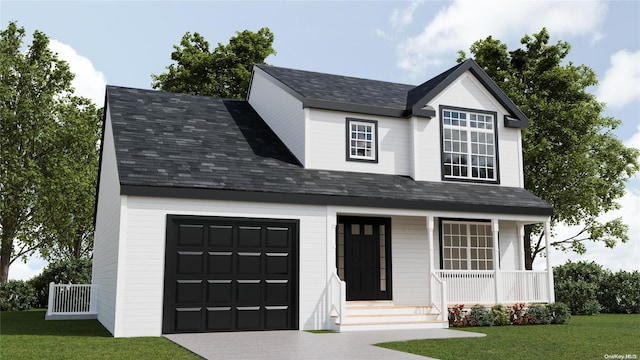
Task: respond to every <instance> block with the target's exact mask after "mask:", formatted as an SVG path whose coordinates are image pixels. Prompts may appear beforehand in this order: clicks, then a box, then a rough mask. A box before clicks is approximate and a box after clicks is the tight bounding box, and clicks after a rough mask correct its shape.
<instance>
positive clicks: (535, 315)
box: [527, 305, 551, 324]
mask: <svg viewBox="0 0 640 360" xmlns="http://www.w3.org/2000/svg"><path fill="white" fill-rule="evenodd" d="M527 314H528V315H530V316H531V321H532V322H533V323H535V324H549V323H551V311H549V308H548V307H546V306H544V305H531V306H529V308H528V309H527Z"/></svg>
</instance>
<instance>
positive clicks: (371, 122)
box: [345, 118, 379, 164]
mask: <svg viewBox="0 0 640 360" xmlns="http://www.w3.org/2000/svg"><path fill="white" fill-rule="evenodd" d="M352 123H362V124H367V125H372V127H373V139H371V143H372V146H373V151H372V152H373V157H372V158H366V157H352V155H351V124H352ZM345 129H346V134H345V149H346V161H357V162H368V163H375V164H377V163H378V147H379V146H378V143H379V142H378V121H377V120H365V119H357V118H347V119H346V122H345Z"/></svg>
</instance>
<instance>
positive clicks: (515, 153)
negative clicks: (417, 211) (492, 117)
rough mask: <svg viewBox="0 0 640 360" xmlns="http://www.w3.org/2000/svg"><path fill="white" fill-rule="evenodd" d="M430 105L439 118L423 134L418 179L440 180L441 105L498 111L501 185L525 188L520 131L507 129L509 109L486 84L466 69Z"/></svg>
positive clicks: (417, 159) (419, 154)
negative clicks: (506, 117)
mask: <svg viewBox="0 0 640 360" xmlns="http://www.w3.org/2000/svg"><path fill="white" fill-rule="evenodd" d="M428 105H431V106H432V107H433V108H434V109H435V110H436V117H434V118H433V119H431V120H429V124H428V131H427V132H425V133H424V135H422V136H421V138H420V139H421V142H420V143H421V146H422V147H423V148H422V149H421V151H419V152H418V154H416V162H417V165H416V168H418V169H419V170H420V171H417V174H418V175H419V176H417V177H416V180H428V181H440V179H441V174H440V168H441V164H440V161H441V160H440V121H441V119H440V111H439V110H440V105H443V106H453V107H461V108H467V109H478V110H486V111H495V112H496V113H497V119H496V120H497V125H498V127H497V131H498V156H499V157H498V161H499V169H500V184H501V185H504V186H514V187H523V186H524V184H523V183H522V181H521V179H522V170H523V169H522V160H521V159H522V154H521V150H522V149H521V147H520V136H519V134H520V130H519V129H513V128H506V127H505V126H504V120H503V119H504V115H505V114H507V111H506V110H505V109H504V108H503V107H502V105H500V103H498V102H497V101H496V99H495V98H494V97H493V95H491V93H489V92H488V91H487V90H486V89H485V88H484V86H483V85H482V84H481V83H480V82H479V81H478V80H477V79H476V78H475V77H474V76H473V75H472V74H471V73H470V72H467V73H465V74H463V75H462V76H460V77H459V78H458V79H457V80H455V81H454V82H453V83H451V84H450V85H449V86H448V87H447V88H446V89H444V90H443V91H442V92H441V93H440V94H439V95H438V96H436V97H435V98H434V99H433V100H432V101H431V102H430V103H429V104H428Z"/></svg>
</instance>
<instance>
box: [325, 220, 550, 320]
mask: <svg viewBox="0 0 640 360" xmlns="http://www.w3.org/2000/svg"><path fill="white" fill-rule="evenodd" d="M353 210H354V209H338V208H336V209H334V211H332V212H330V213H329V214H328V217H327V219H328V224H327V227H328V229H327V237H328V239H327V240H328V241H327V246H328V248H327V254H328V255H329V256H327V262H328V263H327V269H330V270H332V271H330V273H328V274H327V276H328V279H329V284H328V294H329V297H330V301H329V304H330V306H329V313H330V316H331V317H332V318H333V319H334V320H335V323H336V328H337V329H338V330H340V331H345V330H350V329H352V328H353V329H355V328H356V327H355V326H353V327H350V326H348V325H350V324H355V323H359V324H362V323H371V324H374V323H375V322H376V320H375V319H377V320H379V321H378V323H379V324H380V325H381V326H378V327H376V326H372V325H371V324H368V325H367V326H366V327H362V329H363V330H364V329H377V328H380V329H390V328H398V329H402V328H416V327H417V328H421V327H446V324H447V309H448V307H450V306H453V305H456V304H464V305H466V306H473V305H475V304H481V305H487V306H491V305H494V304H513V303H520V302H523V303H553V302H554V294H553V274H552V271H551V265H550V261H549V254H548V250H547V253H546V255H547V256H546V262H547V269H546V270H542V271H530V270H525V269H524V264H525V261H524V241H523V239H524V225H526V224H535V223H542V224H544V229H545V241H546V243H547V245H548V244H549V241H550V239H549V220H550V219H549V217H548V216H543V215H514V214H482V213H461V212H439V213H427V212H418V211H410V210H385V213H384V214H381V213H380V212H376V211H373V210H372V211H362V209H358V212H357V213H356V212H354V211H353ZM376 224H378V225H377V226H378V227H377V228H376ZM365 227H366V228H365ZM365 232H366V233H367V234H369V235H368V236H369V237H370V238H369V239H370V242H372V244H369V245H366V243H367V241H368V240H367V235H365ZM354 243H355V245H354ZM363 246H370V247H371V248H370V249H366V248H365V247H363ZM547 249H548V246H547ZM350 252H351V253H350ZM354 252H358V254H359V255H357V256H355V254H354ZM365 253H366V254H368V255H363V254H365ZM332 254H335V256H331V255H332ZM354 256H355V258H354ZM367 258H368V259H369V260H367ZM367 261H368V263H367ZM354 282H356V284H353V283H354ZM365 306H369V310H370V311H365V310H363V307H365ZM400 308H403V309H404V310H400ZM383 309H384V310H383ZM407 311H408V312H409V313H413V314H419V315H421V316H420V318H418V317H414V318H411V317H407V316H404V317H395V316H394V315H393V314H394V313H402V314H404V315H407V314H406V312H407ZM367 314H368V315H370V316H369V317H368V318H367ZM419 319H420V320H419ZM394 321H395V325H393V324H392V323H393V322H394ZM345 325H346V326H345Z"/></svg>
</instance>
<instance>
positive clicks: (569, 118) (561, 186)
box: [458, 29, 640, 269]
mask: <svg viewBox="0 0 640 360" xmlns="http://www.w3.org/2000/svg"><path fill="white" fill-rule="evenodd" d="M521 43H522V45H523V46H522V47H521V48H518V49H515V50H512V51H508V50H507V46H506V45H505V44H503V43H501V42H500V41H499V40H497V39H494V38H492V37H491V36H489V37H488V38H486V39H484V40H479V41H476V42H475V43H474V44H473V45H471V48H470V51H471V53H472V54H473V57H474V59H475V61H476V62H477V63H478V64H479V65H480V66H481V67H482V68H483V69H484V71H485V72H486V73H487V74H488V75H489V76H490V77H491V78H492V79H493V80H494V81H495V82H496V83H497V84H498V86H500V88H501V89H502V90H503V91H504V92H505V93H506V94H507V96H509V97H510V98H511V100H513V101H514V103H515V104H516V105H517V106H518V107H519V108H520V109H521V110H522V112H523V113H524V114H526V115H527V117H528V118H529V120H530V127H529V128H528V129H526V130H524V131H523V134H522V139H523V140H522V141H523V156H524V178H525V187H526V189H527V190H529V191H531V192H532V193H534V194H535V195H537V196H539V197H540V198H542V199H544V200H545V201H546V202H548V203H549V204H551V205H552V206H553V208H554V214H553V216H552V218H551V225H552V227H554V226H555V225H557V224H559V223H564V224H566V225H570V226H574V225H581V230H580V231H579V232H578V233H577V234H576V235H574V236H572V237H570V238H567V239H561V240H556V241H553V242H552V245H553V246H555V247H557V248H560V249H562V250H569V249H570V250H573V251H575V252H577V253H580V254H582V253H584V252H585V251H586V248H585V246H584V244H583V243H584V242H585V241H602V242H604V244H605V245H606V246H607V247H610V248H612V247H614V246H615V245H616V242H617V241H621V242H626V241H627V240H628V239H629V237H628V235H627V230H628V226H627V225H625V224H624V223H623V222H622V220H621V219H620V218H618V219H614V220H611V221H607V222H602V221H600V220H598V217H599V216H600V215H602V214H604V213H606V212H608V211H611V210H614V209H618V208H619V207H620V205H619V204H618V203H617V202H616V200H617V199H619V198H620V197H622V196H623V195H624V193H625V182H626V181H627V180H628V179H629V178H630V177H631V176H633V174H634V173H635V172H637V171H638V169H639V163H638V156H639V155H640V152H639V151H638V150H637V149H633V148H627V147H625V146H624V144H623V143H622V142H621V141H620V140H619V139H618V138H617V137H616V136H615V134H614V133H613V132H612V131H613V130H614V129H616V128H617V127H618V126H619V125H620V124H621V121H620V120H617V119H613V118H611V117H605V116H603V115H602V112H603V111H604V109H605V104H603V103H600V102H598V101H597V99H596V98H595V96H594V95H592V94H590V93H588V92H587V91H586V89H587V88H588V87H589V86H595V85H597V84H598V80H597V77H596V74H595V72H594V71H593V70H592V69H591V68H589V67H587V66H585V65H579V66H576V65H574V64H573V63H572V62H568V63H567V64H566V65H563V61H564V60H565V58H566V57H567V55H568V54H569V51H570V49H571V45H570V44H569V43H568V42H564V41H558V43H557V44H555V45H549V33H548V32H547V30H546V29H542V30H541V31H540V32H539V33H538V34H534V35H533V36H529V35H525V36H524V37H523V38H522V40H521ZM459 55H460V56H459V58H458V62H460V61H463V60H464V58H466V55H465V53H464V52H463V51H460V52H459ZM542 239H543V234H542V231H541V228H540V226H527V227H526V228H525V255H526V256H525V259H526V268H527V269H531V267H532V264H533V261H534V259H535V258H536V256H537V255H538V254H540V253H541V252H542V251H543V250H544V249H545V247H544V245H543V244H542Z"/></svg>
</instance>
